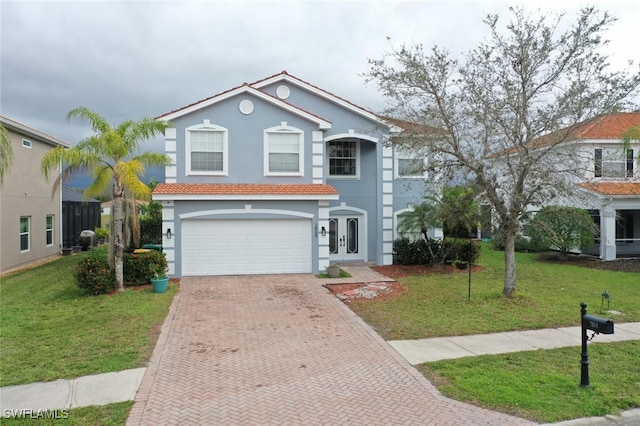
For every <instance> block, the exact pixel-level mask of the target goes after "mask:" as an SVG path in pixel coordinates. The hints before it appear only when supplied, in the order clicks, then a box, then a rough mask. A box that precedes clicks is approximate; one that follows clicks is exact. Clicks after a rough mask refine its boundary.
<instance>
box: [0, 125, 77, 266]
mask: <svg viewBox="0 0 640 426" xmlns="http://www.w3.org/2000/svg"><path fill="white" fill-rule="evenodd" d="M0 123H2V125H3V126H4V128H5V129H7V130H8V132H9V136H10V138H11V146H12V148H13V165H12V166H11V168H10V169H9V172H8V173H7V175H6V176H5V179H4V184H3V185H2V186H1V187H0V233H1V234H2V238H0V271H7V270H9V269H12V268H16V267H20V266H21V265H24V264H27V263H30V262H33V261H37V260H41V259H45V258H47V257H50V256H54V255H56V254H59V253H60V247H61V237H60V235H61V234H60V230H61V224H62V201H61V195H60V191H56V193H55V194H53V196H52V191H51V189H52V187H51V185H52V183H51V182H48V181H47V179H45V177H44V176H43V175H42V172H41V171H40V162H41V161H42V158H43V156H44V155H45V154H46V153H47V152H48V151H49V150H51V149H52V148H54V147H56V146H65V147H68V146H69V145H68V144H67V143H66V142H65V141H62V140H60V139H58V138H55V137H53V136H51V135H48V134H46V133H43V132H41V131H39V130H36V129H34V128H32V127H29V126H27V125H25V124H22V123H19V122H17V121H15V120H12V119H10V118H8V117H5V116H2V115H0Z"/></svg>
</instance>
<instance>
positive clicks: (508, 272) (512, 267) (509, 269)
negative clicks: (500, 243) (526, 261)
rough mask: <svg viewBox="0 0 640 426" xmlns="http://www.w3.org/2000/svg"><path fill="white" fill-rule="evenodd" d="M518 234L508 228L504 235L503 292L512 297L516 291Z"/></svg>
mask: <svg viewBox="0 0 640 426" xmlns="http://www.w3.org/2000/svg"><path fill="white" fill-rule="evenodd" d="M516 236H517V232H514V231H510V230H507V231H506V232H505V236H504V289H503V290H502V294H504V295H505V296H507V297H512V296H513V295H514V294H515V293H516Z"/></svg>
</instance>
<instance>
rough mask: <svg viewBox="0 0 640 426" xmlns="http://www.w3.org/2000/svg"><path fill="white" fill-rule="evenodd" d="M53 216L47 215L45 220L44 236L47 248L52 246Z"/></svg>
mask: <svg viewBox="0 0 640 426" xmlns="http://www.w3.org/2000/svg"><path fill="white" fill-rule="evenodd" d="M54 217H55V216H54V215H52V214H49V215H47V217H46V219H45V234H46V242H47V246H52V245H53V222H54Z"/></svg>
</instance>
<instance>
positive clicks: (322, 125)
mask: <svg viewBox="0 0 640 426" xmlns="http://www.w3.org/2000/svg"><path fill="white" fill-rule="evenodd" d="M242 93H245V94H247V93H248V94H250V95H253V96H255V97H257V98H259V99H262V100H264V101H266V102H269V103H271V104H273V105H275V106H277V107H278V108H282V109H284V110H286V111H289V112H291V113H292V114H295V115H297V116H299V117H302V118H304V119H306V120H309V121H311V122H313V123H316V124H317V125H318V128H319V129H321V130H327V129H330V128H331V122H329V121H327V120H324V119H322V118H320V117H318V116H315V115H313V114H311V113H309V112H307V111H304V110H302V109H300V108H297V107H295V106H293V105H291V104H289V103H286V102H283V101H281V100H279V99H277V98H274V97H273V96H271V95H269V94H267V93H265V92H263V91H260V90H257V89H255V88H253V87H251V86H247V85H242V86H240V87H237V88H235V89H233V90H230V91H228V92H224V93H221V94H219V95H215V96H213V97H211V98H209V99H206V100H204V101H200V102H197V103H195V104H193V105H191V106H189V107H185V108H183V109H180V110H178V111H175V112H170V113H167V114H165V115H161V116H160V117H158V119H159V120H167V121H171V120H173V119H176V118H178V117H182V116H183V115H187V114H190V113H192V112H194V111H197V110H200V109H202V108H206V107H208V106H210V105H213V104H216V103H218V102H221V101H223V100H225V99H229V98H232V97H234V96H237V95H239V94H242Z"/></svg>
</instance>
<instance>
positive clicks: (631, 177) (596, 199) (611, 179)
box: [549, 112, 640, 261]
mask: <svg viewBox="0 0 640 426" xmlns="http://www.w3.org/2000/svg"><path fill="white" fill-rule="evenodd" d="M635 126H640V112H633V113H612V114H607V115H603V116H600V117H596V118H594V119H592V120H588V121H585V122H584V123H582V124H580V125H578V126H576V127H575V129H574V130H572V131H571V134H570V137H569V138H568V139H567V141H566V142H565V144H569V145H574V146H575V147H576V148H577V149H576V151H575V154H576V156H577V158H578V159H580V161H582V169H583V170H584V174H583V177H582V180H581V181H580V182H578V183H577V185H578V194H577V195H578V196H574V197H571V198H569V197H566V198H563V199H559V200H554V201H552V202H550V203H549V204H555V205H566V206H572V207H580V208H584V209H587V210H589V211H590V213H591V215H592V216H593V218H594V221H595V222H596V224H597V226H598V227H599V230H600V232H599V238H598V239H597V240H596V244H595V245H594V246H593V247H591V248H590V249H589V250H587V251H586V253H587V254H592V255H596V256H599V257H600V259H602V260H607V261H608V260H615V259H616V258H621V257H630V256H633V257H637V256H640V141H638V140H635V141H634V140H632V141H631V143H630V144H629V146H626V147H625V145H624V142H623V135H624V134H625V132H626V131H627V130H629V128H631V127H635Z"/></svg>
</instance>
